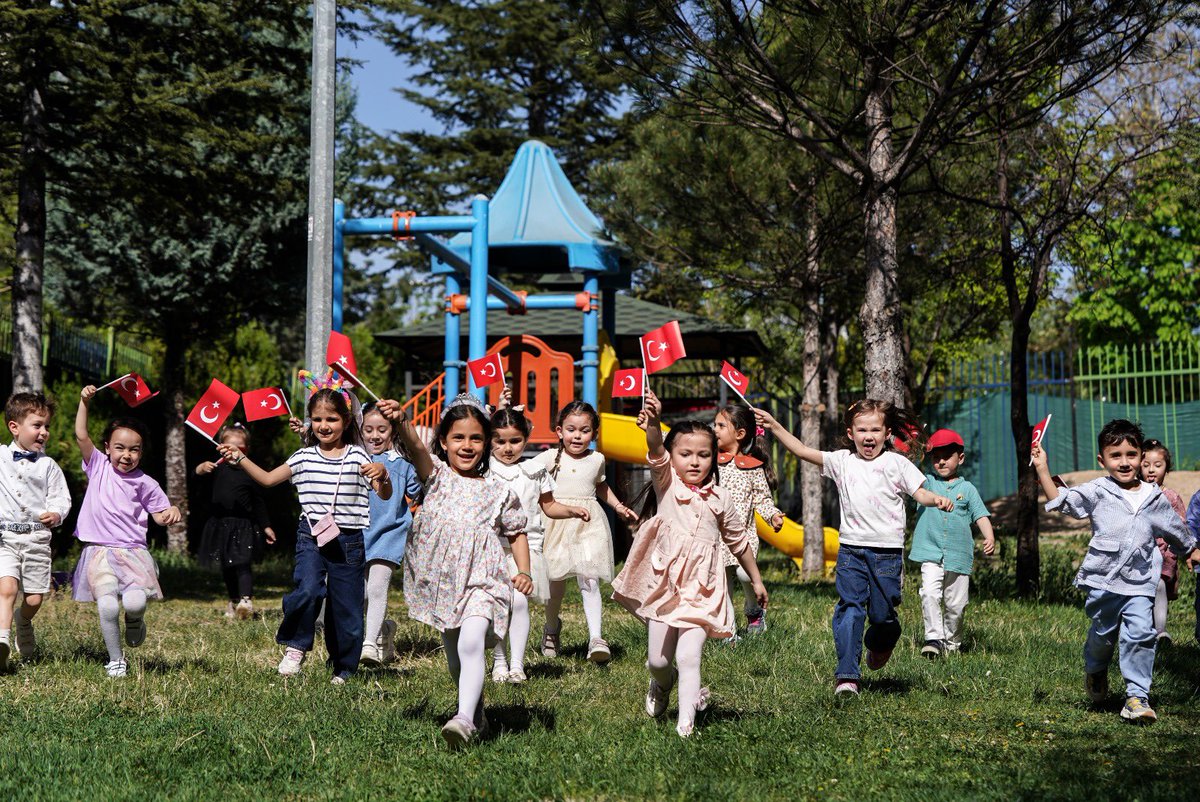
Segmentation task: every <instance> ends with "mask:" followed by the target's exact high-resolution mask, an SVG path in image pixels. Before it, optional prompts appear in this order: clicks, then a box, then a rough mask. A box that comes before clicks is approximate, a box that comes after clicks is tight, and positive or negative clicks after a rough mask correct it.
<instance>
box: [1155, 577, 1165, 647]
mask: <svg viewBox="0 0 1200 802" xmlns="http://www.w3.org/2000/svg"><path fill="white" fill-rule="evenodd" d="M1154 631H1155V632H1157V633H1158V634H1159V635H1161V634H1162V633H1164V632H1166V631H1167V583H1166V582H1164V581H1163V580H1162V577H1159V579H1158V588H1156V589H1155V591H1154Z"/></svg>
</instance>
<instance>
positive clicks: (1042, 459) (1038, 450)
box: [1033, 443, 1058, 501]
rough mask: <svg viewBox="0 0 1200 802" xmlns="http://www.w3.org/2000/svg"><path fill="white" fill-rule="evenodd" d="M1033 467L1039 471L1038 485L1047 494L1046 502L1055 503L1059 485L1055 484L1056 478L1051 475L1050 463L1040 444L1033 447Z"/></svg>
mask: <svg viewBox="0 0 1200 802" xmlns="http://www.w3.org/2000/svg"><path fill="white" fill-rule="evenodd" d="M1033 465H1034V467H1035V468H1036V469H1037V478H1038V484H1039V485H1041V487H1042V492H1043V493H1045V494H1046V501H1054V499H1055V498H1056V497H1057V496H1058V485H1056V484H1054V478H1053V477H1052V476H1051V475H1050V461H1049V459H1047V457H1046V451H1045V449H1043V448H1042V446H1041V444H1040V443H1039V444H1038V445H1035V446H1034V447H1033Z"/></svg>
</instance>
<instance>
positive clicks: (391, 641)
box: [379, 618, 397, 663]
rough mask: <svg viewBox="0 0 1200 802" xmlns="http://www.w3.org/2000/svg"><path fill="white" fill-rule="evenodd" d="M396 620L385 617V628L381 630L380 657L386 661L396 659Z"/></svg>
mask: <svg viewBox="0 0 1200 802" xmlns="http://www.w3.org/2000/svg"><path fill="white" fill-rule="evenodd" d="M396 629H397V626H396V622H395V621H393V620H392V619H390V618H387V619H384V622H383V628H382V629H381V630H380V632H379V659H380V660H382V661H383V662H385V663H393V662H395V661H396Z"/></svg>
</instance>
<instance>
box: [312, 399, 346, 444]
mask: <svg viewBox="0 0 1200 802" xmlns="http://www.w3.org/2000/svg"><path fill="white" fill-rule="evenodd" d="M309 420H310V421H311V422H312V433H313V436H314V437H316V438H317V443H318V445H320V446H321V447H322V448H337V447H338V446H340V445H341V444H342V432H343V431H344V430H345V428H346V421H345V420H343V419H342V416H341V415H339V414H338V411H337V410H336V409H334V407H333V405H332V404H323V403H317V404H314V405H313V408H312V413H311V414H310V415H309Z"/></svg>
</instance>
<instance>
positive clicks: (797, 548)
mask: <svg viewBox="0 0 1200 802" xmlns="http://www.w3.org/2000/svg"><path fill="white" fill-rule="evenodd" d="M666 430H667V427H666V426H664V427H663V431H666ZM598 445H599V448H600V453H602V454H604V456H605V457H606V458H608V459H613V460H617V461H618V462H629V463H633V464H634V465H645V464H646V433H645V432H643V431H642V430H641V429H639V428H638V426H637V421H636V419H635V418H631V417H629V416H628V415H616V414H613V413H611V412H601V413H600V442H599V444H598ZM754 521H755V523H756V524H757V525H758V536H759V537H760V538H762V539H763V540H765V541H766V542H767V543H770V544H771V545H772V546H774V547H775V548H777V549H779V550H780V551H782V552H783V553H784V554H786V555H787V556H789V557H791V558H792V560H794V561H795V563H796V565H797V566H800V565H801V564H802V563H803V560H804V527H802V526H801V525H800V524H798V523H796V522H795V521H793V520H792V519H791V518H784V519H783V527H782V528H781V529H780V530H779V531H778V532H775V531H774V530H772V529H771V527H770V525H769V524H768V523H767V522H766V521H764V520H763V519H762V517H761V516H760V515H758V514H755V516H754ZM824 534H825V566H826V568H828V567H831V566H832V565H833V564H834V563H835V562H836V561H837V550H838V532H837V530H836V529H833V528H831V527H828V526H827V527H825V533H824Z"/></svg>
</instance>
